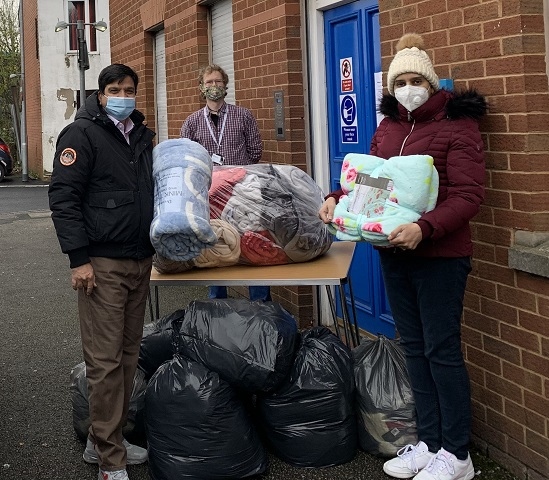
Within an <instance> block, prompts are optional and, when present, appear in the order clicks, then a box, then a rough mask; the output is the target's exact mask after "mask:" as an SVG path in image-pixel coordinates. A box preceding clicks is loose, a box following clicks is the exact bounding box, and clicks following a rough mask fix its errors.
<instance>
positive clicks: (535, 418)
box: [504, 399, 545, 435]
mask: <svg viewBox="0 0 549 480" xmlns="http://www.w3.org/2000/svg"><path fill="white" fill-rule="evenodd" d="M504 405H505V406H504V413H505V415H507V416H508V417H509V418H512V419H513V420H515V421H516V422H518V423H521V424H523V425H524V426H525V427H527V428H529V429H530V430H533V431H535V432H538V433H541V434H542V435H543V434H544V433H545V417H543V416H542V415H539V414H537V413H535V412H532V410H527V409H526V408H524V406H523V405H520V404H518V403H515V402H512V401H511V400H508V399H506V400H505V402H504Z"/></svg>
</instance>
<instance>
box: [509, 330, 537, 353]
mask: <svg viewBox="0 0 549 480" xmlns="http://www.w3.org/2000/svg"><path fill="white" fill-rule="evenodd" d="M500 329H501V339H502V340H504V341H506V342H509V343H511V344H513V345H516V346H517V347H520V348H524V349H526V350H530V351H531V352H533V353H541V345H540V338H539V336H537V335H535V334H533V333H528V332H526V331H524V330H523V329H521V328H516V327H513V326H511V325H506V324H502V325H501V327H500Z"/></svg>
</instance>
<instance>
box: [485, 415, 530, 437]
mask: <svg viewBox="0 0 549 480" xmlns="http://www.w3.org/2000/svg"><path fill="white" fill-rule="evenodd" d="M486 419H487V422H488V423H489V424H490V425H497V428H498V430H500V431H502V432H505V434H506V435H509V436H510V437H511V438H514V439H515V440H517V441H519V442H521V443H524V442H525V439H526V428H525V427H524V425H521V424H520V423H517V422H515V421H513V420H511V419H509V418H507V417H506V416H505V415H502V414H501V413H499V412H496V411H494V410H491V409H488V410H487V416H486Z"/></svg>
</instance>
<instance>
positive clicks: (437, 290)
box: [380, 251, 471, 460]
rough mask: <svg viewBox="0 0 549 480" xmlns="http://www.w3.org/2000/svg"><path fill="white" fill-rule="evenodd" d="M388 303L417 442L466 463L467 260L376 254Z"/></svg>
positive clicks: (468, 431)
mask: <svg viewBox="0 0 549 480" xmlns="http://www.w3.org/2000/svg"><path fill="white" fill-rule="evenodd" d="M380 258H381V269H382V272H383V279H384V281H385V288H386V291H387V296H388V299H389V305H390V306H391V311H392V313H393V318H394V320H395V324H396V328H397V330H398V333H399V334H400V337H401V343H402V346H403V348H404V351H405V353H406V364H407V367H408V374H409V376H410V383H411V385H412V390H413V393H414V400H415V403H416V411H417V429H418V437H419V440H422V441H424V442H425V443H426V444H427V446H428V447H429V450H430V451H431V452H437V451H438V450H439V449H440V448H441V447H442V448H444V449H445V450H447V451H448V452H450V453H453V454H454V455H455V456H456V457H457V458H458V459H460V460H465V459H466V458H467V454H468V449H469V448H468V447H469V441H470V434H471V389H470V384H469V375H468V373H467V368H466V366H465V362H464V359H463V353H462V351H461V333H460V332H461V314H462V312H463V296H464V294H465V287H466V283H467V276H468V275H469V272H470V271H471V260H470V258H469V257H464V258H421V257H414V256H411V255H408V254H406V253H399V252H397V253H393V252H392V251H387V252H383V251H380Z"/></svg>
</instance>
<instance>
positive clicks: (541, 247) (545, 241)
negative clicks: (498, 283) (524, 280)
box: [509, 230, 549, 278]
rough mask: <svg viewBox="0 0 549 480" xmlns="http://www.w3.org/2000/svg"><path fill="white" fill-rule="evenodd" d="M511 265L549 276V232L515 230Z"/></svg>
mask: <svg viewBox="0 0 549 480" xmlns="http://www.w3.org/2000/svg"><path fill="white" fill-rule="evenodd" d="M509 267H510V268H514V269H515V270H520V271H523V272H527V273H532V274H534V275H539V276H542V277H547V278H549V232H525V231H521V230H519V231H517V232H515V245H513V246H512V247H511V248H510V249H509Z"/></svg>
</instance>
